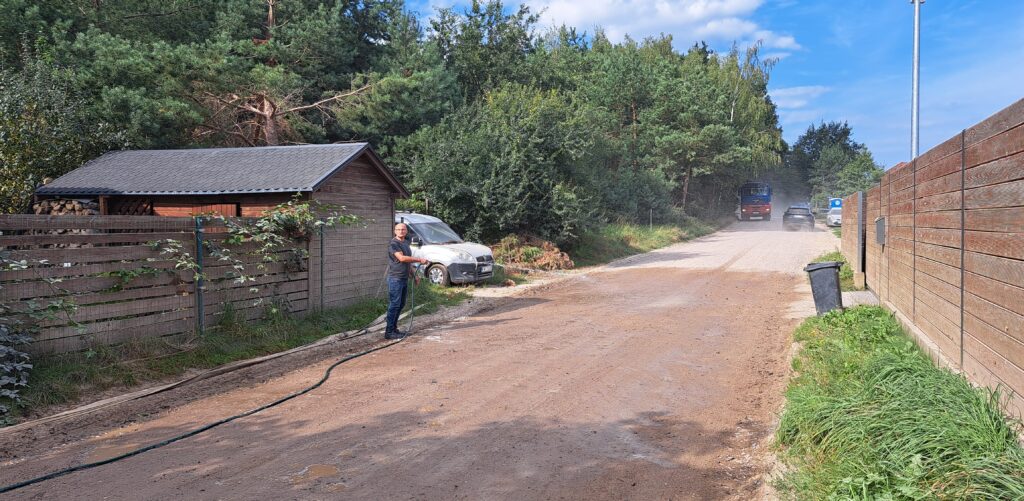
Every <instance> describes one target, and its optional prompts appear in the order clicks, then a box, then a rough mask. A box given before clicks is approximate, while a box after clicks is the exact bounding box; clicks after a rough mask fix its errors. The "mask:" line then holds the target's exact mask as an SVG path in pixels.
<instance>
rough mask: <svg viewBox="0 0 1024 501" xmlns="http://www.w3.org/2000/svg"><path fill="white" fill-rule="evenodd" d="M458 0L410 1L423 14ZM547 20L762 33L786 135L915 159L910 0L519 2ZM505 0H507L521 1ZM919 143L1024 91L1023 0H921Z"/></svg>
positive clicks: (885, 157)
mask: <svg viewBox="0 0 1024 501" xmlns="http://www.w3.org/2000/svg"><path fill="white" fill-rule="evenodd" d="M466 3H468V2H464V1H453V0H410V2H409V7H410V8H411V9H413V10H415V11H418V12H420V13H421V14H422V15H423V16H429V15H431V14H432V12H433V9H434V8H436V7H450V6H453V5H454V6H456V7H458V6H462V5H465V4H466ZM524 3H526V4H527V5H529V6H530V7H531V8H532V10H534V11H535V12H538V11H542V12H543V14H542V25H543V26H547V25H556V24H561V23H565V24H569V25H571V26H576V27H577V28H578V29H580V30H586V31H587V32H593V28H594V27H595V26H601V27H603V28H604V29H605V31H606V32H607V33H608V35H609V36H610V37H611V38H612V39H613V40H621V38H622V37H623V36H624V35H625V34H626V33H628V34H629V35H630V36H632V37H633V38H637V39H639V38H643V37H644V36H648V35H657V34H659V33H668V34H671V35H672V36H673V39H674V41H675V45H676V48H677V49H680V50H685V49H686V48H687V47H689V46H691V45H692V44H693V43H694V42H695V41H698V40H704V41H707V42H708V43H709V44H710V45H711V46H712V47H713V48H715V49H716V50H719V51H726V50H728V49H729V47H730V46H731V45H732V43H733V41H735V42H737V43H739V44H740V45H741V46H743V45H748V44H750V43H753V42H754V41H756V40H761V41H762V43H763V44H764V50H763V54H765V55H767V56H774V57H778V58H779V62H778V64H777V65H776V66H775V69H774V70H773V72H772V75H771V85H770V94H771V95H772V98H773V99H774V100H775V102H776V103H777V104H778V106H779V116H780V119H781V122H782V127H783V131H784V135H785V138H786V140H787V141H789V142H791V143H792V142H793V141H794V140H795V139H796V138H797V137H798V136H799V135H800V134H801V133H802V132H803V131H805V130H806V129H807V126H808V125H810V124H811V123H818V122H821V121H831V120H838V121H847V122H849V124H850V125H851V127H852V128H853V132H854V139H855V140H856V141H859V142H862V143H864V144H866V145H867V146H868V148H869V149H870V150H871V152H872V153H873V154H874V155H875V160H876V161H878V162H879V163H881V164H883V165H884V166H886V167H890V166H892V165H894V164H896V163H897V162H900V161H902V160H909V157H910V102H911V56H912V49H913V12H914V9H913V6H912V5H911V4H910V2H909V0H860V1H854V0H846V1H843V0H814V1H807V0H675V1H673V0H589V1H572V0H553V1H546V0H526V1H525V2H524ZM517 4H518V3H517V2H509V1H506V5H508V6H512V5H517ZM921 15H922V22H921V33H922V34H921V47H922V49H921V152H922V153H923V152H925V151H927V150H928V149H929V148H931V147H932V146H935V145H937V144H939V143H941V142H942V141H944V140H946V139H948V138H950V137H952V136H954V135H955V134H957V133H959V131H960V130H961V129H963V128H966V127H969V126H971V125H973V124H975V123H977V122H979V121H981V120H983V119H984V118H985V117H987V116H989V115H991V114H993V113H995V112H996V111H999V110H1000V109H1002V108H1005V107H1006V106H1009V105H1010V104H1011V103H1013V102H1015V101H1017V100H1019V99H1021V98H1024V1H1020V0H927V1H926V2H925V4H924V5H923V6H922V7H921Z"/></svg>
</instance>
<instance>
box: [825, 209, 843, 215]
mask: <svg viewBox="0 0 1024 501" xmlns="http://www.w3.org/2000/svg"><path fill="white" fill-rule="evenodd" d="M828 215H830V216H841V215H843V209H832V210H830V211H828Z"/></svg>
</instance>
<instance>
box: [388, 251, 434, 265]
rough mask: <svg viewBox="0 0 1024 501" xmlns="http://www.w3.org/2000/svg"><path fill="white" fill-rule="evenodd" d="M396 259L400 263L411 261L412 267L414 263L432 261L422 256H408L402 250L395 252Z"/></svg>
mask: <svg viewBox="0 0 1024 501" xmlns="http://www.w3.org/2000/svg"><path fill="white" fill-rule="evenodd" d="M395 259H397V260H398V262H399V263H409V266H410V267H411V266H412V263H422V264H427V263H429V262H430V261H427V260H426V259H423V258H421V257H412V256H406V255H405V253H404V252H402V251H396V252H395Z"/></svg>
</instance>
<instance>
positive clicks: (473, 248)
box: [395, 212, 494, 285]
mask: <svg viewBox="0 0 1024 501" xmlns="http://www.w3.org/2000/svg"><path fill="white" fill-rule="evenodd" d="M395 223H396V224H397V223H405V224H406V225H407V226H408V227H409V234H408V238H409V246H410V247H411V248H412V255H413V256H415V257H422V258H425V259H427V260H428V261H430V264H429V265H423V266H425V267H426V269H425V270H424V274H425V275H426V277H427V279H428V280H430V282H431V283H434V284H437V285H449V284H453V283H454V284H465V283H473V282H479V281H481V280H485V279H488V278H490V277H491V276H492V275H493V274H494V254H492V253H491V249H490V248H489V247H487V246H486V245H481V244H477V243H473V242H465V241H463V240H462V237H460V236H459V234H458V233H456V232H455V230H453V229H451V228H450V227H449V226H448V225H447V224H445V223H444V221H441V220H440V219H438V218H436V217H433V216H428V215H426V214H416V213H413V212H395Z"/></svg>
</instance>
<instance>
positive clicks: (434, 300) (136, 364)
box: [14, 282, 468, 415]
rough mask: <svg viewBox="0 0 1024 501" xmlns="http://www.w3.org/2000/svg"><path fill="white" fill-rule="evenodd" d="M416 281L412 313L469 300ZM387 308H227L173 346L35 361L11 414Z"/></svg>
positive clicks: (148, 343) (155, 343)
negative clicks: (292, 311)
mask: <svg viewBox="0 0 1024 501" xmlns="http://www.w3.org/2000/svg"><path fill="white" fill-rule="evenodd" d="M420 284H421V285H418V286H416V288H415V292H416V306H417V309H416V314H417V315H423V314H427V313H431V312H433V311H436V310H437V309H438V308H440V307H441V306H450V305H454V304H458V303H460V302H462V301H463V300H465V299H466V298H467V297H468V296H467V294H466V293H465V292H464V291H462V290H460V289H458V288H451V287H448V288H445V287H437V286H433V285H429V284H426V283H425V282H420ZM229 304H230V303H229ZM386 309H387V301H385V300H382V299H370V300H367V301H364V302H362V303H357V304H355V305H352V306H349V307H346V308H339V309H331V310H326V311H322V312H317V313H312V314H309V315H304V316H302V317H295V316H289V315H287V314H285V313H284V312H283V311H282V312H281V313H279V314H276V315H275V317H274V318H272V319H268V320H265V321H262V322H241V321H239V320H238V319H237V317H234V313H233V310H231V309H230V308H229V309H228V310H227V312H226V313H225V314H224V315H223V316H222V317H221V321H220V322H219V323H218V325H217V326H216V327H215V328H213V329H210V331H209V332H207V333H205V334H204V335H203V336H201V337H197V338H192V339H184V340H181V341H179V342H170V341H168V340H167V339H164V338H161V339H148V340H145V341H141V342H129V343H125V344H121V345H117V346H99V347H97V348H95V349H92V350H88V351H84V352H75V353H62V354H52V355H44V356H40V357H38V358H37V359H36V360H34V361H33V362H34V365H35V367H34V368H33V372H32V384H31V386H29V387H27V388H25V389H24V391H23V395H22V400H23V401H22V406H21V407H20V408H18V409H14V414H15V415H18V414H23V413H26V412H28V411H32V410H38V409H40V408H43V407H46V406H50V405H62V404H67V403H69V402H74V401H76V400H78V399H79V398H81V397H83V396H87V395H90V394H94V393H97V392H101V391H104V390H108V389H110V388H125V387H130V386H132V385H136V384H141V383H145V382H148V381H155V380H160V379H164V378H167V377H169V376H180V375H182V374H185V373H186V372H188V371H190V370H195V369H206V368H212V367H216V366H218V365H223V364H226V363H229V362H234V361H236V360H244V359H248V358H254V357H258V356H262V355H267V354H271V353H277V352H280V351H284V350H288V349H291V348H295V347H298V346H302V345H305V344H309V343H312V342H314V341H317V340H319V339H322V338H324V337H327V336H330V335H333V334H337V333H339V332H344V331H348V330H354V329H359V328H362V327H364V326H366V325H367V324H369V323H370V322H372V321H373V320H374V319H376V318H378V317H380V316H381V315H382V314H383V313H384V312H385V310H386Z"/></svg>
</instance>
